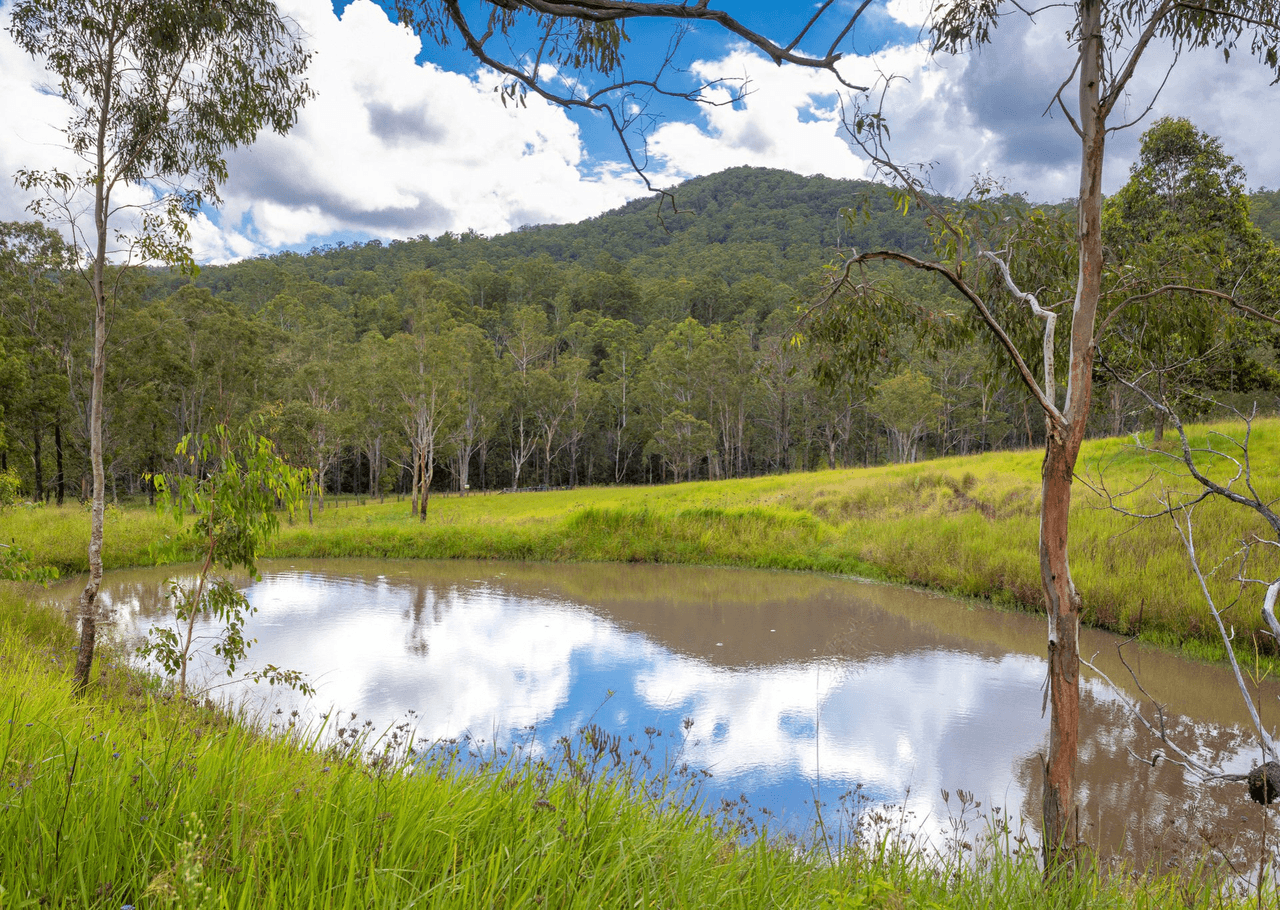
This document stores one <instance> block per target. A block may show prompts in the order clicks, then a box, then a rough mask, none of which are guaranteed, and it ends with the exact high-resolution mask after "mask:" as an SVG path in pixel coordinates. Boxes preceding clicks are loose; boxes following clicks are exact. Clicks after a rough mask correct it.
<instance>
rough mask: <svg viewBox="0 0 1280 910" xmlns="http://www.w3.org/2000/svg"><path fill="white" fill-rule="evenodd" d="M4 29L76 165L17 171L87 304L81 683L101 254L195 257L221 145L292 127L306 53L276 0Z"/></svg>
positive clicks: (99, 493) (68, 12) (80, 7)
mask: <svg viewBox="0 0 1280 910" xmlns="http://www.w3.org/2000/svg"><path fill="white" fill-rule="evenodd" d="M9 33H10V34H11V35H12V36H13V38H14V40H15V42H16V43H17V44H18V46H19V47H21V48H22V49H23V50H25V51H26V52H27V53H29V54H31V55H32V56H34V57H37V58H40V59H43V60H44V62H45V66H46V68H47V69H48V70H49V72H50V74H51V76H52V77H53V80H54V83H55V90H56V91H57V93H58V94H59V95H60V96H61V97H62V99H63V100H64V101H65V102H66V103H67V105H68V106H69V108H70V119H69V120H68V122H67V125H66V128H65V131H64V135H65V137H66V145H67V149H68V150H69V151H70V152H71V153H72V154H73V155H74V156H75V157H77V158H78V159H80V162H81V164H80V169H78V170H75V171H64V170H60V169H51V170H46V171H37V170H23V171H20V172H19V174H18V182H19V183H20V184H21V185H22V186H23V187H24V188H25V189H27V190H29V191H33V192H35V193H36V194H37V196H36V198H35V200H34V201H33V202H32V204H31V209H32V210H33V211H34V212H35V213H36V214H37V215H40V216H41V217H44V218H46V219H50V220H55V221H57V222H60V223H61V224H62V225H63V227H64V228H65V229H66V231H67V232H68V234H69V236H70V238H71V240H72V242H73V243H74V245H75V248H76V251H77V254H78V259H79V264H80V267H81V274H82V276H83V278H84V280H85V281H86V283H87V284H88V286H89V288H90V291H91V293H92V296H93V301H94V319H93V325H94V341H93V381H92V391H91V395H90V419H89V435H90V459H91V463H92V471H93V507H92V519H91V531H90V538H89V580H88V582H87V583H86V585H85V588H84V592H83V594H82V595H81V598H80V606H79V611H78V612H79V619H80V648H79V652H78V654H77V658H76V668H75V685H76V686H77V687H78V688H83V687H84V686H85V685H87V684H88V681H89V670H90V666H91V664H92V660H93V650H94V644H95V641H96V633H97V620H98V615H99V605H98V588H99V585H100V584H101V581H102V534H103V518H104V506H105V499H104V489H105V486H104V476H103V462H102V404H103V402H102V398H103V377H104V373H105V368H106V361H105V352H106V335H107V308H108V304H109V303H110V302H111V301H112V300H113V299H114V295H115V293H116V290H117V285H116V280H118V274H119V273H118V272H117V273H116V277H113V275H112V273H111V269H110V268H109V263H110V262H111V261H113V260H117V261H120V262H123V263H126V264H135V263H137V262H140V261H145V260H147V259H159V260H162V261H165V262H169V263H174V264H178V265H181V266H184V267H190V266H192V265H193V262H192V258H191V253H190V251H189V249H188V247H187V237H188V228H187V225H188V219H189V218H190V217H192V216H193V215H195V214H196V213H197V212H198V211H199V210H200V209H201V207H202V206H204V205H206V204H208V205H216V204H217V203H218V201H219V197H218V188H219V186H220V185H221V184H222V182H223V181H224V180H225V179H226V177H227V165H226V160H225V158H224V155H225V152H226V150H227V149H228V148H233V147H235V146H238V145H243V144H246V143H250V142H252V141H253V140H254V138H255V137H256V136H257V134H258V132H259V130H261V129H262V128H263V127H270V128H272V129H274V130H276V131H277V132H280V133H283V132H285V131H287V130H288V129H289V128H290V127H291V126H292V125H293V123H294V119H295V117H296V114H297V110H298V108H299V107H300V106H301V105H302V104H303V103H304V102H305V101H306V99H307V98H308V96H309V89H308V88H307V86H306V83H305V82H304V81H303V72H304V70H305V69H306V66H307V62H308V58H309V54H308V53H307V52H306V50H305V48H304V47H303V43H302V39H301V37H300V35H299V32H298V30H297V29H296V27H295V26H294V24H293V23H292V22H291V21H290V20H288V19H287V18H285V17H284V16H282V15H281V14H280V12H279V10H277V8H276V6H275V4H274V3H272V2H271V0H216V2H215V0H195V2H192V0H180V2H179V0H18V2H16V3H15V4H14V5H13V7H12V19H11V22H10V25H9Z"/></svg>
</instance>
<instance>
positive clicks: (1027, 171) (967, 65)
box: [651, 0, 1280, 202]
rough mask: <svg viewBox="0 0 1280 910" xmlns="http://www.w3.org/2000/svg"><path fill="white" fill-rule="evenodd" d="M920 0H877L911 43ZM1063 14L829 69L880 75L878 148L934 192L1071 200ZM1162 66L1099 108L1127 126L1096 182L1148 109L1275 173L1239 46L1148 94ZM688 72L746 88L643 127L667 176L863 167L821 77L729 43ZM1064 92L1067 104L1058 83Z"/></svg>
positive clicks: (861, 173) (1268, 103)
mask: <svg viewBox="0 0 1280 910" xmlns="http://www.w3.org/2000/svg"><path fill="white" fill-rule="evenodd" d="M931 5H932V4H931V3H930V2H929V0H890V2H889V3H888V4H887V6H886V7H885V9H884V13H885V14H887V15H890V16H892V17H893V18H894V19H896V20H897V21H898V22H899V23H900V24H901V25H902V26H904V27H905V28H906V29H908V30H909V31H910V32H911V34H912V35H919V36H920V37H921V38H922V39H923V37H924V36H923V35H922V34H921V32H920V29H921V27H922V26H923V25H924V23H925V22H926V21H927V17H928V11H929V8H930V6H931ZM1069 13H1070V11H1069V10H1067V11H1063V10H1058V9H1055V8H1050V9H1047V10H1045V11H1043V12H1041V13H1039V14H1037V16H1036V17H1035V18H1034V19H1028V18H1027V17H1024V16H1009V17H1006V18H1005V19H1003V20H1002V22H1001V25H1000V27H999V28H998V29H997V30H996V31H995V32H994V36H993V41H992V43H991V44H990V45H987V46H984V47H982V48H980V49H978V50H974V51H972V52H969V53H966V54H963V55H959V56H955V57H951V56H946V55H939V56H937V57H931V56H930V54H929V50H928V46H927V43H926V42H925V41H924V40H919V41H915V42H912V43H907V44H900V45H894V46H889V47H886V48H883V49H882V50H880V51H877V52H876V53H874V54H869V55H865V56H858V57H853V56H850V57H847V58H846V59H845V60H844V61H843V62H842V63H841V72H842V75H843V76H844V77H845V78H846V79H847V80H848V81H849V82H852V83H855V84H863V85H883V84H884V80H885V78H886V77H889V76H892V77H893V78H892V81H891V84H890V85H889V88H888V91H887V93H886V94H885V96H884V97H885V111H886V113H887V114H888V116H889V121H890V125H891V132H892V145H891V152H892V154H893V155H894V156H895V159H897V160H898V161H900V162H902V163H909V164H922V165H926V166H927V172H928V179H929V181H930V183H931V185H932V186H933V188H934V189H936V190H938V191H940V192H946V193H964V192H965V191H966V190H967V189H968V188H969V186H971V184H972V181H973V179H974V177H976V176H979V175H981V176H992V177H995V178H996V179H998V180H1001V181H1003V182H1004V184H1005V186H1006V187H1007V188H1008V189H1009V190H1010V191H1011V192H1020V193H1025V194H1026V195H1027V196H1028V197H1030V198H1031V199H1033V200H1036V201H1050V202H1056V201H1059V200H1061V199H1064V198H1069V197H1072V196H1074V195H1075V194H1076V193H1077V190H1078V181H1079V157H1078V156H1079V145H1078V140H1077V139H1076V136H1075V133H1074V131H1073V130H1072V127H1071V125H1070V123H1069V121H1068V120H1067V118H1066V117H1065V116H1064V114H1063V113H1062V112H1061V111H1060V110H1058V109H1057V108H1056V106H1055V105H1054V104H1053V98H1054V94H1055V92H1056V91H1057V90H1058V87H1059V86H1060V85H1061V84H1062V83H1063V81H1064V80H1065V79H1067V78H1068V76H1069V75H1070V73H1071V69H1072V59H1071V54H1070V49H1069V48H1068V47H1067V45H1066V42H1065V40H1064V37H1063V36H1064V34H1065V33H1066V31H1067V29H1068V25H1069V23H1068V22H1067V19H1066V18H1065V17H1066V16H1068V15H1069ZM1173 63H1174V60H1173V55H1172V54H1171V53H1170V52H1168V51H1167V50H1163V49H1159V48H1157V49H1155V50H1154V51H1152V52H1149V53H1148V55H1147V58H1146V59H1145V60H1144V62H1143V66H1142V68H1141V69H1140V70H1139V74H1138V76H1137V77H1136V78H1135V79H1134V80H1133V82H1132V83H1131V87H1130V92H1129V93H1128V95H1127V96H1126V98H1125V106H1124V107H1122V108H1120V109H1119V110H1118V111H1117V114H1116V115H1115V116H1113V118H1112V125H1116V124H1119V123H1123V122H1125V121H1126V120H1139V121H1140V122H1138V123H1137V125H1136V126H1134V127H1133V128H1131V129H1128V130H1122V131H1120V132H1117V133H1114V134H1112V136H1111V137H1110V139H1109V144H1108V156H1109V157H1108V168H1107V175H1106V184H1105V189H1106V191H1108V192H1113V191H1114V190H1116V189H1118V188H1119V186H1120V185H1121V184H1122V183H1123V182H1124V181H1125V179H1127V176H1128V168H1129V165H1130V164H1131V163H1132V161H1133V160H1134V159H1135V158H1136V156H1137V153H1138V147H1139V140H1140V137H1141V134H1142V131H1143V130H1144V129H1145V128H1146V127H1147V126H1149V125H1150V124H1151V123H1153V122H1154V121H1155V120H1156V119H1157V118H1159V117H1161V116H1185V117H1189V118H1190V119H1191V120H1193V121H1194V122H1195V123H1196V124H1197V126H1199V127H1200V128H1201V129H1204V130H1206V131H1207V132H1209V133H1211V134H1213V135H1217V136H1220V137H1221V138H1222V139H1223V144H1224V146H1225V148H1226V149H1227V150H1228V152H1230V153H1231V154H1233V155H1235V156H1236V158H1237V160H1238V161H1239V162H1240V163H1241V164H1242V165H1243V166H1244V167H1245V169H1246V171H1247V172H1248V173H1249V175H1250V183H1251V185H1253V186H1261V185H1267V186H1276V185H1277V184H1278V183H1280V148H1277V147H1276V145H1275V143H1273V142H1271V141H1270V140H1269V136H1268V134H1267V132H1266V131H1265V130H1258V129H1256V127H1255V124H1256V123H1257V122H1258V118H1259V110H1260V109H1275V108H1276V107H1277V104H1278V103H1280V94H1277V91H1280V90H1277V89H1275V88H1270V87H1269V85H1268V83H1269V81H1270V79H1269V76H1268V73H1267V71H1266V70H1265V68H1263V67H1260V66H1258V65H1257V64H1256V63H1255V62H1253V61H1250V60H1247V59H1245V58H1244V57H1243V56H1242V55H1236V57H1235V59H1234V60H1233V61H1232V62H1231V64H1230V65H1229V66H1228V65H1227V64H1225V63H1224V61H1223V59H1222V56H1221V54H1216V53H1213V52H1201V53H1189V54H1185V55H1184V56H1183V58H1182V59H1181V60H1178V61H1177V66H1176V67H1174V68H1173V70H1172V73H1173V75H1172V77H1171V78H1170V79H1169V80H1168V83H1167V84H1166V85H1165V86H1164V87H1163V90H1161V82H1162V80H1164V78H1165V74H1166V72H1167V70H1168V68H1169V67H1170V66H1171V65H1172V64H1173ZM692 71H693V72H694V73H696V74H697V75H698V76H699V77H700V78H704V79H710V78H714V77H716V76H719V75H724V74H738V73H741V74H743V75H744V76H745V77H746V78H748V79H749V80H750V81H751V85H752V87H753V88H755V89H756V91H755V92H754V93H753V94H751V95H750V96H749V97H748V98H747V99H746V101H745V103H743V104H739V105H733V106H723V107H709V108H704V109H702V110H701V111H700V112H699V114H698V116H697V117H696V118H694V119H692V120H691V121H689V122H682V123H669V124H665V125H663V126H661V127H660V128H659V129H658V130H657V131H656V132H655V134H654V136H653V140H652V143H651V148H652V149H653V150H654V151H656V152H657V153H658V155H659V156H660V157H661V159H662V162H663V163H664V164H665V165H666V166H668V167H670V168H672V169H673V170H674V171H676V172H677V173H679V174H680V175H682V176H694V175H699V174H704V173H710V172H713V171H716V170H720V169H722V168H724V167H730V166H734V165H744V164H749V165H766V166H772V167H782V168H787V169H789V170H794V171H797V172H799V173H803V174H810V173H821V174H826V175H828V176H831V177H869V176H874V172H873V171H871V170H869V169H868V166H867V162H866V161H865V159H864V158H862V157H861V156H859V155H858V154H857V152H856V150H854V149H851V148H850V147H849V145H848V144H847V143H846V142H845V141H844V140H845V136H844V132H843V129H842V127H841V123H840V116H841V111H840V107H839V104H838V103H837V102H836V99H835V96H833V95H832V94H831V81H830V79H829V78H824V74H821V73H814V72H809V71H804V70H799V69H794V68H792V69H788V68H785V67H784V68H782V69H779V68H777V67H775V66H774V65H773V63H772V62H771V61H768V60H766V59H765V58H764V57H762V56H760V55H759V54H757V53H755V52H753V51H751V50H749V49H746V48H742V47H739V48H736V49H733V50H730V51H729V52H727V53H726V54H724V55H723V56H721V57H719V58H716V59H708V60H703V61H699V62H697V63H695V64H694V65H693V67H692ZM711 97H712V98H713V100H721V99H719V98H718V97H717V96H714V95H713V96H711ZM1153 98H1154V99H1155V103H1154V104H1153V105H1152V107H1151V110H1150V111H1149V112H1147V111H1146V108H1147V106H1148V104H1150V103H1151V99H1153ZM1066 100H1067V102H1068V105H1069V106H1070V105H1071V102H1072V100H1073V97H1072V89H1068V94H1067V95H1066ZM1144 114H1145V116H1144Z"/></svg>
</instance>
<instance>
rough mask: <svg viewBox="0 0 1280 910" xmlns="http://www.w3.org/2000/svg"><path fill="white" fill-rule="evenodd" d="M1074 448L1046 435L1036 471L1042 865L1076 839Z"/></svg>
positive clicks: (1077, 712)
mask: <svg viewBox="0 0 1280 910" xmlns="http://www.w3.org/2000/svg"><path fill="white" fill-rule="evenodd" d="M1074 463H1075V453H1074V452H1073V451H1070V450H1069V448H1068V447H1067V446H1065V445H1063V444H1062V442H1061V441H1060V440H1058V439H1057V438H1054V437H1051V438H1050V441H1049V444H1048V445H1047V447H1046V449H1045V458H1044V467H1043V469H1042V474H1041V506H1040V578H1041V583H1042V584H1043V586H1044V594H1045V609H1046V612H1047V613H1048V617H1049V647H1048V650H1049V703H1050V721H1049V758H1048V760H1047V761H1046V762H1045V766H1044V858H1045V868H1046V869H1049V868H1052V867H1053V866H1055V865H1057V864H1058V863H1059V862H1061V861H1062V860H1063V859H1064V858H1066V857H1067V856H1068V855H1069V851H1070V850H1071V849H1072V848H1073V846H1074V844H1075V840H1076V838H1075V836H1074V832H1073V831H1072V822H1073V821H1074V818H1073V816H1074V809H1075V801H1074V792H1075V771H1076V754H1077V751H1078V738H1079V724H1080V647H1079V641H1078V638H1079V623H1080V596H1079V594H1078V593H1077V592H1076V589H1075V585H1074V584H1073V583H1072V580H1071V567H1070V565H1069V563H1068V560H1067V527H1068V521H1069V519H1070V512H1071V472H1072V468H1073V466H1074Z"/></svg>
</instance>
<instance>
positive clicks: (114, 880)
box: [0, 590, 1256, 910]
mask: <svg viewBox="0 0 1280 910" xmlns="http://www.w3.org/2000/svg"><path fill="white" fill-rule="evenodd" d="M71 645H72V640H71V633H70V630H69V629H68V627H67V626H66V625H65V624H64V623H63V622H62V620H61V618H60V617H59V616H57V615H56V614H54V613H52V612H47V611H45V610H43V609H40V608H33V607H32V606H30V605H29V604H28V603H26V602H25V600H24V599H23V598H22V597H21V596H20V594H19V592H17V591H14V590H7V591H6V590H0V723H2V726H0V857H3V861H0V908H3V910H18V908H101V910H125V908H136V910H151V908H175V907H177V908H184V910H185V908H192V910H194V908H211V910H231V908H237V910H240V908H246V910H247V908H253V910H277V908H281V910H283V908H287V910H299V908H356V907H359V908H397V910H407V908H419V907H420V908H428V907H450V908H507V907H532V908H537V907H556V908H562V907H575V908H576V907H581V908H592V910H595V908H600V907H607V908H624V907H626V908H632V907H644V908H650V907H662V908H717V907H741V908H752V910H755V908H774V907H779V908H781V907H795V908H869V907H880V908H900V910H905V908H934V910H944V908H1022V907H1036V908H1085V907H1089V908H1107V907H1134V908H1147V907H1150V908H1157V907H1159V908H1165V907H1170V906H1179V907H1188V908H1198V907H1205V908H1209V907H1235V906H1240V907H1245V906H1256V904H1255V903H1254V899H1253V898H1251V897H1248V896H1247V895H1245V896H1243V897H1236V896H1234V895H1233V894H1231V893H1228V892H1226V891H1224V890H1223V889H1222V888H1221V887H1220V884H1221V883H1220V880H1219V879H1217V878H1216V877H1215V876H1214V875H1213V874H1211V870H1209V869H1208V868H1202V869H1185V868H1184V869H1181V870H1178V872H1177V873H1176V874H1174V875H1170V874H1168V873H1167V872H1164V873H1160V874H1159V875H1134V874H1131V873H1130V872H1128V871H1126V870H1123V869H1117V868H1115V867H1113V866H1107V867H1106V871H1104V869H1103V867H1102V866H1101V864H1094V863H1085V864H1084V865H1083V866H1082V867H1081V869H1080V870H1079V871H1078V873H1077V874H1075V875H1069V876H1062V877H1060V878H1058V879H1055V880H1053V881H1051V882H1049V883H1048V884H1046V883H1044V882H1043V881H1042V877H1041V873H1040V870H1039V867H1038V865H1037V863H1036V860H1035V857H1034V855H1033V854H1032V853H1031V852H1030V850H1029V849H1028V848H1025V847H1024V848H1018V847H1017V845H1016V844H1015V843H1014V842H1013V841H1011V840H1010V839H1009V838H1008V836H1007V835H1006V834H1005V833H1003V831H1002V829H1001V828H1000V827H999V826H998V825H993V824H990V823H988V824H987V826H986V827H983V826H981V825H980V826H979V827H978V829H977V830H969V831H963V832H961V833H960V834H959V835H958V836H957V837H956V838H954V839H949V840H948V842H947V843H943V844H929V845H924V844H919V843H916V842H914V841H912V840H911V839H910V832H903V831H898V832H897V834H899V835H905V836H903V837H893V836H888V835H885V836H872V835H867V836H864V837H861V838H859V839H856V840H849V841H846V843H848V844H849V846H848V848H847V849H845V850H838V851H828V850H825V849H817V848H814V847H805V846H804V845H803V844H799V843H796V842H776V841H772V840H770V839H767V838H759V837H758V838H754V839H750V840H747V839H743V838H742V837H740V834H741V831H739V830H738V829H736V828H735V825H734V822H733V819H732V816H730V817H729V818H727V819H726V818H719V819H717V818H708V817H704V816H702V815H700V814H698V813H697V812H695V811H693V807H692V806H691V804H690V802H689V801H688V800H687V799H684V798H682V796H681V793H682V791H680V790H679V789H675V790H672V789H666V790H664V789H663V787H662V785H661V783H650V784H648V785H641V783H640V780H639V778H638V777H637V776H635V775H634V774H633V773H632V771H635V770H637V769H641V768H643V766H642V765H641V764H638V763H636V761H635V760H633V759H632V758H631V757H630V756H629V755H628V751H629V749H630V746H631V744H629V743H617V742H614V741H611V740H610V739H609V738H608V737H607V736H606V735H604V734H603V733H600V732H594V733H586V734H584V735H582V736H581V737H580V738H579V739H578V740H577V741H576V742H573V743H569V744H568V745H566V746H562V747H561V750H560V753H559V754H558V755H556V756H555V757H554V758H552V759H550V760H547V761H545V762H542V763H540V764H537V765H526V766H520V767H508V768H506V769H505V770H502V771H500V772H497V773H477V772H476V771H474V770H470V771H464V770H461V769H460V768H459V767H458V766H457V765H456V764H450V763H449V762H448V761H444V760H441V761H437V762H436V763H434V764H426V765H409V764H406V763H404V762H401V761H396V760H394V758H391V759H388V758H387V757H386V756H387V751H388V749H389V750H390V753H391V755H392V756H394V755H395V754H397V753H399V752H401V751H402V747H403V746H404V745H405V743H404V742H403V740H401V739H399V737H401V736H403V731H396V730H392V731H389V736H387V737H384V738H382V739H381V740H376V739H375V740H365V741H364V742H363V743H360V742H354V741H353V736H352V735H351V734H348V735H347V736H346V737H345V738H343V739H342V740H340V742H342V743H344V744H345V745H340V746H335V747H330V748H326V749H319V748H306V746H307V742H306V741H305V737H293V738H290V737H287V736H264V735H262V734H261V733H259V732H257V730H256V728H255V727H254V726H252V725H250V724H247V723H245V722H243V721H241V720H237V719H235V718H230V717H228V716H227V715H226V714H224V713H219V712H217V711H214V710H210V709H207V708H204V707H200V706H196V705H192V704H188V703H184V702H182V701H180V700H176V699H173V698H171V697H166V696H165V695H164V694H163V693H160V692H158V691H157V690H156V689H155V688H154V684H153V683H152V682H150V681H148V680H146V679H142V678H139V677H138V676H137V675H136V674H135V673H132V672H131V671H129V670H127V669H125V668H122V667H120V666H116V665H113V658H112V656H111V655H110V654H108V655H107V657H106V660H105V663H106V665H107V672H106V674H105V675H104V676H103V677H101V678H100V679H99V680H98V681H97V682H96V683H95V685H94V686H93V687H92V688H91V689H90V690H89V691H88V692H87V693H86V694H85V695H83V696H81V697H74V696H73V695H72V694H71V688H70V678H69V673H68V670H67V663H68V660H69V658H70V655H71V650H70V649H71ZM313 745H314V744H313ZM499 761H501V758H499ZM658 770H659V771H660V770H661V769H660V768H659V769H658ZM662 779H663V778H662V776H661V775H660V774H659V775H658V776H657V777H656V778H654V779H653V780H656V781H659V782H660V781H661V780H662ZM673 785H674V784H673ZM855 819H856V817H855V816H852V815H850V816H847V817H845V818H844V819H843V823H845V824H846V825H847V824H849V823H851V822H853V821H854V820H855ZM833 821H834V820H833ZM867 821H868V822H870V821H873V819H868V820H867ZM846 830H847V829H846ZM865 830H869V829H864V831H865ZM889 830H890V831H891V832H892V830H893V829H892V827H891V828H890V829H889ZM1006 848H1010V849H1006Z"/></svg>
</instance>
